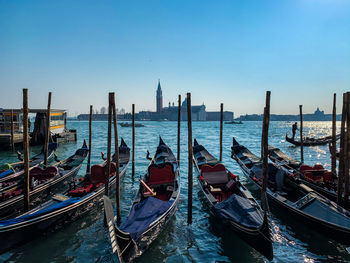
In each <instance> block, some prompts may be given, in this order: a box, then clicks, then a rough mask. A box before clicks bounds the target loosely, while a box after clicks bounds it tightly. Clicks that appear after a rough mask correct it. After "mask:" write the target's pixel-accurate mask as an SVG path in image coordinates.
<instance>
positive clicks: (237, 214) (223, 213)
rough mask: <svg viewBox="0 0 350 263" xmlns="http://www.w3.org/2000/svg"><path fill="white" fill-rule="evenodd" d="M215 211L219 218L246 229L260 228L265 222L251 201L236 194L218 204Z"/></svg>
mask: <svg viewBox="0 0 350 263" xmlns="http://www.w3.org/2000/svg"><path fill="white" fill-rule="evenodd" d="M213 209H214V212H215V213H216V214H217V215H218V216H220V217H223V218H225V219H227V220H230V221H235V222H236V223H238V224H240V225H243V226H245V227H249V228H259V227H260V226H261V225H262V224H263V222H264V220H263V218H262V216H261V215H260V213H258V212H257V211H256V209H255V208H254V207H253V206H252V205H251V203H250V202H249V200H247V199H246V198H243V197H241V196H238V195H236V194H233V195H231V196H230V197H229V198H228V199H226V200H225V201H223V202H220V203H217V204H216V205H215V206H214V207H213Z"/></svg>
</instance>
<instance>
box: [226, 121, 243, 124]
mask: <svg viewBox="0 0 350 263" xmlns="http://www.w3.org/2000/svg"><path fill="white" fill-rule="evenodd" d="M225 124H243V122H242V121H225Z"/></svg>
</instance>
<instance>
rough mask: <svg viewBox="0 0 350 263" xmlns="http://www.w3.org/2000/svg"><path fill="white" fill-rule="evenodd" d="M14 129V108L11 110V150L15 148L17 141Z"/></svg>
mask: <svg viewBox="0 0 350 263" xmlns="http://www.w3.org/2000/svg"><path fill="white" fill-rule="evenodd" d="M13 133H14V129H13V110H11V150H12V151H14V150H15V141H14V134H13Z"/></svg>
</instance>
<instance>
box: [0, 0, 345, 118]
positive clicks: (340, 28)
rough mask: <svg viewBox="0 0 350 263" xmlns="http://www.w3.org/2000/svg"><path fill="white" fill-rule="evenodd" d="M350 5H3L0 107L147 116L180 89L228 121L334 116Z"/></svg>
mask: <svg viewBox="0 0 350 263" xmlns="http://www.w3.org/2000/svg"><path fill="white" fill-rule="evenodd" d="M349 28H350V2H349V1H346V0H285V1H277V0H262V1H258V2H250V1H244V0H237V1H228V0H227V1H225V0H223V1H220V2H217V1H216V2H213V1H176V2H165V1H132V2H129V1H103V2H100V1H97V2H94V1H83V0H77V1H68V0H62V1H57V2H54V4H53V3H52V2H51V3H49V2H47V1H43V0H37V1H18V0H12V1H1V2H0V34H1V41H0V80H1V81H0V91H1V96H0V108H20V107H21V105H22V89H23V88H28V89H29V107H31V108H45V107H46V105H47V96H48V92H49V91H52V93H53V94H52V107H53V108H60V109H67V110H68V113H69V115H71V116H72V115H73V116H74V115H78V114H79V113H86V112H88V110H89V105H90V104H92V105H93V106H94V108H95V109H98V110H100V109H101V107H102V106H106V105H108V92H111V91H112V92H115V93H116V100H117V107H118V108H119V109H121V108H124V109H125V111H126V112H130V111H131V104H132V103H135V104H136V111H137V112H139V111H142V110H144V111H147V110H149V111H156V106H155V105H156V104H155V99H154V98H155V95H156V88H157V84H158V79H160V81H161V84H162V90H163V94H162V96H163V107H167V106H168V102H169V101H170V102H171V103H172V102H175V105H176V104H177V96H178V94H181V96H182V100H183V99H184V97H185V95H186V93H187V92H191V94H192V103H193V104H194V105H201V104H203V103H204V104H205V105H206V109H207V110H208V111H218V110H219V109H220V103H224V109H225V110H228V111H233V112H234V113H235V117H238V116H240V115H245V114H261V113H262V112H263V107H264V103H265V92H266V90H271V113H274V114H298V112H299V107H298V106H299V104H302V105H303V111H304V112H305V113H313V112H314V111H315V109H316V108H317V107H319V108H320V109H321V110H324V111H325V113H330V112H331V110H332V99H333V93H334V92H336V93H337V111H338V113H340V111H341V102H342V97H341V95H342V93H343V92H346V91H348V90H350V34H349Z"/></svg>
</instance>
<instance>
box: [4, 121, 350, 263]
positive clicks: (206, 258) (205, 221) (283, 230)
mask: <svg viewBox="0 0 350 263" xmlns="http://www.w3.org/2000/svg"><path fill="white" fill-rule="evenodd" d="M143 124H144V125H145V127H140V128H136V151H135V160H136V176H135V181H133V180H132V178H131V165H130V166H129V168H128V171H127V174H126V176H125V178H124V180H123V182H122V184H121V196H122V198H121V204H122V207H121V209H122V220H123V219H125V218H126V216H127V214H128V211H129V209H130V205H131V203H132V200H133V197H134V195H135V193H136V191H137V187H138V178H139V177H140V176H142V175H143V174H144V173H145V171H146V168H147V164H148V162H149V161H148V160H147V159H146V158H145V157H146V152H147V150H149V151H150V153H151V155H153V153H154V151H155V150H156V146H157V145H158V141H159V136H162V138H163V140H164V141H165V142H166V143H167V144H168V145H169V146H170V147H171V149H172V150H173V152H174V154H175V155H176V149H177V148H176V147H177V146H176V136H177V123H176V122H143ZM67 125H68V126H69V128H72V129H77V132H78V141H77V143H68V144H61V145H60V146H59V149H58V150H57V156H58V157H59V158H60V159H63V158H65V157H68V156H70V155H71V154H73V153H74V152H75V150H76V149H77V148H79V147H80V146H81V145H82V143H83V140H84V139H86V140H87V139H88V122H83V121H69V122H68V123H67ZM181 125H182V127H181V158H180V161H181V176H182V192H181V201H180V204H179V209H178V211H177V213H176V215H175V217H174V218H173V219H172V220H171V221H170V223H169V225H167V227H166V228H165V229H164V231H163V232H162V233H161V234H160V236H159V237H158V238H157V240H156V241H155V242H154V243H153V244H152V245H151V247H150V248H149V249H148V250H147V251H146V252H145V253H144V254H143V255H142V256H141V257H140V258H139V259H137V260H136V262H154V263H156V262H266V261H267V260H266V259H265V258H264V257H262V256H261V255H260V254H259V253H258V252H256V251H255V250H253V249H252V248H250V247H249V246H248V245H247V244H245V243H244V242H243V241H241V240H240V239H239V238H237V237H236V236H235V235H234V233H233V232H232V231H230V230H229V229H226V228H225V227H223V226H222V225H221V224H220V222H218V221H217V220H216V219H215V218H214V217H213V216H211V215H210V214H209V212H208V208H207V207H206V206H205V205H203V204H202V202H201V195H199V188H198V186H197V182H196V180H194V191H193V200H194V201H193V202H194V203H193V224H192V225H190V226H188V225H187V223H186V219H187V167H188V162H187V158H188V155H187V154H188V153H187V123H186V122H182V123H181ZM192 125H193V138H196V139H197V140H198V142H199V143H200V144H202V145H203V146H205V147H206V148H207V150H208V151H209V152H210V153H212V154H213V155H214V156H216V157H217V158H218V156H219V127H220V124H219V122H193V124H192ZM339 125H340V124H339V123H338V126H339ZM291 126H292V122H271V123H270V129H269V144H270V145H274V146H277V147H279V148H281V149H282V150H283V151H285V152H286V153H288V154H289V155H291V156H293V157H294V158H296V159H299V156H300V153H299V148H296V147H294V146H291V145H290V144H288V143H286V142H285V134H286V133H287V132H288V133H289V134H291ZM118 131H119V135H120V137H123V138H124V140H125V141H126V143H127V144H128V145H129V146H130V147H131V143H132V141H131V128H129V127H118ZM329 134H331V122H304V136H310V137H317V136H325V135H329ZM233 136H235V137H236V139H237V141H238V142H239V143H241V144H243V145H245V146H246V147H247V148H248V149H250V150H251V151H252V152H253V153H255V154H257V155H259V154H260V139H261V122H245V123H244V124H241V125H235V124H224V136H223V162H224V164H225V165H226V166H227V168H228V169H230V170H231V171H232V172H233V173H235V174H236V175H239V176H240V180H241V181H242V182H243V183H244V184H246V185H247V186H248V188H249V189H250V190H251V191H252V193H253V194H254V195H255V196H256V197H257V198H259V191H258V190H257V189H255V188H254V186H253V185H252V184H251V183H249V181H248V180H247V179H246V178H245V177H244V176H243V174H242V173H241V171H240V169H239V167H238V165H237V164H236V163H235V161H233V160H232V159H231V158H230V153H231V151H230V147H231V144H232V137H233ZM92 138H93V141H92V155H91V157H92V164H98V163H101V161H102V160H101V157H100V153H101V152H105V153H106V151H107V122H98V121H97V122H93V136H92ZM39 151H40V147H33V148H32V149H31V154H34V153H37V152H39ZM304 156H305V157H304V158H305V163H310V164H314V163H321V164H323V165H325V166H326V167H327V168H330V154H329V150H328V146H317V147H305V148H304ZM11 161H16V156H15V154H13V153H8V152H0V162H1V163H3V162H11ZM85 170H86V161H85V163H84V165H83V166H82V168H81V169H80V171H79V174H78V175H77V176H78V177H81V176H83V175H84V172H85ZM113 196H114V195H112V197H113ZM270 220H271V226H272V231H273V241H274V244H273V248H274V255H275V257H274V260H273V262H346V261H348V262H349V261H350V255H349V254H348V253H347V252H346V249H345V248H346V247H345V246H344V245H342V244H340V243H338V242H336V241H334V240H331V239H329V238H327V237H325V236H323V235H321V234H319V233H317V232H315V231H313V230H312V229H309V228H308V227H306V226H304V225H302V223H301V222H299V221H295V220H294V218H293V217H291V216H290V215H288V214H285V213H282V212H280V211H278V209H276V208H274V207H271V213H270ZM0 245H1V244H0ZM115 260H116V259H115V258H114V257H113V256H112V254H111V246H110V243H109V241H108V239H107V232H106V230H105V229H104V227H103V208H102V207H99V208H97V209H95V210H93V211H92V212H91V213H90V214H89V215H87V216H85V217H84V218H80V219H79V220H77V221H76V222H74V223H71V224H69V225H66V226H65V227H64V228H62V229H60V230H59V231H55V232H52V233H49V234H46V235H44V236H42V237H40V238H37V239H35V240H33V241H32V242H30V243H27V244H25V245H23V246H20V247H18V248H16V249H14V250H11V251H10V252H7V253H4V254H2V255H0V262H35V263H40V262H114V261H115Z"/></svg>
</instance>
